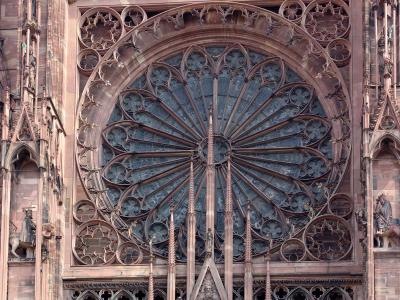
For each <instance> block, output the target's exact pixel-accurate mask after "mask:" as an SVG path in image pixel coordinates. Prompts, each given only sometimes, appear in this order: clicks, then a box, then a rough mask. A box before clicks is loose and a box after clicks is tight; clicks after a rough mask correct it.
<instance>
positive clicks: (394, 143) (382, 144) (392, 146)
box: [371, 132, 400, 160]
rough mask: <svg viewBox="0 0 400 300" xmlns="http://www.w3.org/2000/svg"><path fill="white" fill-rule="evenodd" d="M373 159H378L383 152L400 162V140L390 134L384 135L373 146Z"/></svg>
mask: <svg viewBox="0 0 400 300" xmlns="http://www.w3.org/2000/svg"><path fill="white" fill-rule="evenodd" d="M371 149H372V151H371V157H372V158H377V157H378V156H379V155H380V154H382V153H383V152H389V153H391V154H392V155H393V156H394V157H396V159H398V160H400V138H398V137H397V136H395V135H394V134H392V133H390V132H388V133H385V134H384V135H382V136H381V137H380V138H379V139H377V141H376V142H375V143H373V144H372V146H371Z"/></svg>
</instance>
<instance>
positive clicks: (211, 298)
mask: <svg viewBox="0 0 400 300" xmlns="http://www.w3.org/2000/svg"><path fill="white" fill-rule="evenodd" d="M197 299H198V300H220V299H221V298H220V297H219V295H218V290H217V287H216V285H215V282H214V279H213V277H212V275H211V273H210V271H208V272H207V274H206V276H205V277H204V280H203V284H202V285H201V288H200V292H199V295H198V296H197Z"/></svg>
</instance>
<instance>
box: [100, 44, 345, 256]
mask: <svg viewBox="0 0 400 300" xmlns="http://www.w3.org/2000/svg"><path fill="white" fill-rule="evenodd" d="M210 114H212V116H213V120H214V122H213V132H214V164H215V170H216V171H215V174H216V176H215V177H216V179H215V180H216V181H215V187H216V190H215V235H216V236H215V239H214V243H215V259H216V260H217V261H218V260H221V259H222V258H223V243H224V203H225V198H226V174H227V160H228V159H230V160H231V162H232V193H233V201H234V204H233V209H234V211H233V219H234V228H233V230H234V237H233V244H234V259H235V260H236V261H240V260H242V259H243V255H244V249H245V246H244V231H245V230H244V228H245V226H244V224H245V215H246V209H247V206H248V203H250V210H251V225H252V234H253V253H254V254H255V255H257V254H262V253H264V252H265V251H266V250H267V248H268V238H269V237H272V238H273V239H274V243H275V244H280V243H281V242H283V241H284V240H286V239H287V238H288V237H289V236H290V235H292V234H293V233H294V232H298V231H300V230H302V229H303V228H304V226H305V225H306V224H307V223H308V221H309V216H310V214H311V213H313V212H315V211H318V210H319V209H320V208H321V207H322V206H323V205H324V204H325V203H326V201H327V198H326V197H327V196H328V195H329V194H330V193H331V192H332V189H334V187H335V186H336V185H337V182H335V180H337V177H336V176H332V174H331V173H332V160H333V145H332V143H331V123H330V120H329V119H328V118H327V116H326V114H325V112H324V109H323V107H322V106H321V103H320V102H319V100H318V97H317V95H316V92H315V90H314V89H313V87H312V86H310V85H309V84H307V83H306V82H305V81H304V80H303V79H302V78H301V76H299V74H298V73H297V72H295V70H294V69H292V68H291V67H290V66H289V65H288V64H287V63H286V62H285V61H284V60H283V59H281V58H279V57H276V56H274V55H272V54H268V53H263V52H261V51H256V50H254V49H250V48H246V47H243V46H241V45H203V46H194V47H190V48H188V49H186V50H185V51H182V52H180V53H176V54H174V55H172V56H169V57H167V58H164V59H162V60H160V61H157V62H156V63H153V64H151V65H150V66H149V67H148V68H147V69H146V71H145V72H144V73H143V74H142V75H141V76H138V77H137V78H136V79H135V80H134V81H133V82H132V83H131V84H130V85H129V86H128V87H127V88H126V90H124V91H123V92H122V93H121V94H120V95H119V97H118V99H117V102H116V104H115V108H114V110H113V112H112V113H111V116H110V118H109V122H108V125H107V127H106V128H104V131H103V146H102V152H101V161H102V167H103V171H102V175H103V181H104V184H105V185H106V187H107V196H108V200H109V202H110V205H111V206H112V207H114V209H115V211H116V212H117V214H116V218H118V222H119V224H121V227H123V228H129V230H128V231H126V232H129V234H130V235H131V236H129V237H128V238H133V239H137V240H139V241H143V242H145V241H148V240H149V239H150V237H153V239H154V241H153V244H154V248H155V249H154V251H155V253H156V254H157V255H160V256H164V257H166V256H167V249H168V247H167V246H166V244H167V243H168V217H169V207H170V205H174V206H175V227H176V234H175V235H176V237H177V259H178V260H182V261H184V260H185V257H186V240H187V237H186V235H187V229H186V213H187V206H188V187H189V169H190V168H189V166H190V161H191V160H193V161H194V174H195V198H196V218H197V234H196V237H197V239H196V255H197V257H198V258H201V257H202V256H204V254H205V253H204V252H205V235H206V228H205V223H206V222H205V216H206V208H205V194H206V180H205V174H206V162H207V148H208V140H207V132H208V124H209V122H208V120H209V115H210Z"/></svg>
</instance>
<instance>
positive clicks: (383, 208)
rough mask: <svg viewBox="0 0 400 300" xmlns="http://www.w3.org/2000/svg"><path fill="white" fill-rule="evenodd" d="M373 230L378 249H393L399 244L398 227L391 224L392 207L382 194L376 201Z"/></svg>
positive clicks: (399, 234) (399, 232) (399, 231)
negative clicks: (390, 247)
mask: <svg viewBox="0 0 400 300" xmlns="http://www.w3.org/2000/svg"><path fill="white" fill-rule="evenodd" d="M374 228H375V229H374V231H375V242H376V246H377V247H378V248H382V247H383V248H389V245H391V246H392V247H393V246H398V245H399V244H400V243H399V242H400V227H399V226H398V225H396V224H394V223H393V216H392V205H391V204H390V201H389V200H388V199H387V198H386V196H385V195H384V194H381V195H379V196H378V198H377V199H376V205H375V210H374Z"/></svg>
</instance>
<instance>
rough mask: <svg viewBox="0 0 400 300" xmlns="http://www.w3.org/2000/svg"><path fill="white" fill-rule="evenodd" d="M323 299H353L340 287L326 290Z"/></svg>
mask: <svg viewBox="0 0 400 300" xmlns="http://www.w3.org/2000/svg"><path fill="white" fill-rule="evenodd" d="M321 299H322V300H351V297H350V296H349V294H348V293H347V292H346V291H345V290H344V289H342V288H340V287H334V288H331V289H329V290H328V291H326V292H325V294H324V295H322V297H321Z"/></svg>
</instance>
